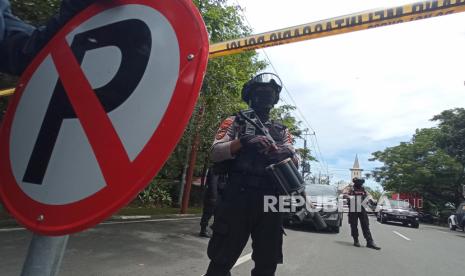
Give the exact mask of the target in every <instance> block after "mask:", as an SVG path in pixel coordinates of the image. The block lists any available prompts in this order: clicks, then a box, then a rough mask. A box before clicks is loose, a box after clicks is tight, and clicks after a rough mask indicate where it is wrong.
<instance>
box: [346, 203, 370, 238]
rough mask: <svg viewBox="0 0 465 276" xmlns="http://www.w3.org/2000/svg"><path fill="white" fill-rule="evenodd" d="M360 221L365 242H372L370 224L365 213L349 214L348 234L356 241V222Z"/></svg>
mask: <svg viewBox="0 0 465 276" xmlns="http://www.w3.org/2000/svg"><path fill="white" fill-rule="evenodd" d="M359 220H360V226H361V227H362V233H363V237H364V238H365V240H367V242H372V241H373V237H372V236H371V232H370V222H369V220H368V214H367V212H366V211H364V210H363V211H361V212H351V213H349V224H350V232H351V235H352V237H353V238H354V239H358V221H359Z"/></svg>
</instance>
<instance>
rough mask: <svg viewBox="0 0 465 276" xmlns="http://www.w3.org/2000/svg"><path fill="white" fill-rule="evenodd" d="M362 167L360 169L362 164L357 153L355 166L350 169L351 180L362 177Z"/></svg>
mask: <svg viewBox="0 0 465 276" xmlns="http://www.w3.org/2000/svg"><path fill="white" fill-rule="evenodd" d="M362 171H363V170H362V169H360V164H359V163H358V155H355V161H354V167H353V168H352V169H350V174H351V178H350V180H352V179H354V178H355V177H357V178H362Z"/></svg>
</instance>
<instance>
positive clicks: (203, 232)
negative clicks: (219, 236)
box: [199, 226, 210, 238]
mask: <svg viewBox="0 0 465 276" xmlns="http://www.w3.org/2000/svg"><path fill="white" fill-rule="evenodd" d="M199 236H200V237H204V238H210V234H208V231H207V226H202V227H201V228H200V233H199Z"/></svg>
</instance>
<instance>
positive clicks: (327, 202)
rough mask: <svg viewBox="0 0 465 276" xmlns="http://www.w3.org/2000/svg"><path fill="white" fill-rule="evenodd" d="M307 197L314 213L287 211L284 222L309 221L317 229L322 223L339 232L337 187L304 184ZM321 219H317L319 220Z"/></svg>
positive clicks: (339, 215)
mask: <svg viewBox="0 0 465 276" xmlns="http://www.w3.org/2000/svg"><path fill="white" fill-rule="evenodd" d="M305 192H306V193H307V197H308V198H309V200H310V201H311V203H312V204H311V205H312V207H313V212H314V213H309V212H305V213H303V215H299V211H301V210H299V209H297V211H296V212H290V213H288V216H287V218H286V220H285V223H286V224H296V223H310V224H313V225H315V227H316V228H317V229H321V227H320V226H321V225H324V227H326V229H327V230H330V231H332V232H335V233H339V229H340V227H341V225H342V218H343V213H342V209H343V208H342V200H339V197H338V192H337V188H336V187H334V186H331V185H320V184H307V185H306V186H305ZM321 219H322V220H323V221H324V222H322V221H319V220H321Z"/></svg>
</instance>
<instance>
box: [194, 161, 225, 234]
mask: <svg viewBox="0 0 465 276" xmlns="http://www.w3.org/2000/svg"><path fill="white" fill-rule="evenodd" d="M225 184H226V175H225V174H223V173H218V169H217V168H216V167H215V166H212V167H210V169H208V172H207V178H206V181H205V193H204V195H203V208H202V218H201V219H200V233H199V236H201V237H204V238H210V234H209V233H208V231H207V227H208V222H209V221H210V218H211V217H212V216H213V215H214V213H215V210H216V206H218V204H219V202H221V197H222V195H223V191H224V188H225Z"/></svg>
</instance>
